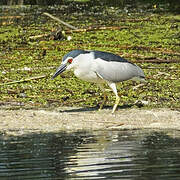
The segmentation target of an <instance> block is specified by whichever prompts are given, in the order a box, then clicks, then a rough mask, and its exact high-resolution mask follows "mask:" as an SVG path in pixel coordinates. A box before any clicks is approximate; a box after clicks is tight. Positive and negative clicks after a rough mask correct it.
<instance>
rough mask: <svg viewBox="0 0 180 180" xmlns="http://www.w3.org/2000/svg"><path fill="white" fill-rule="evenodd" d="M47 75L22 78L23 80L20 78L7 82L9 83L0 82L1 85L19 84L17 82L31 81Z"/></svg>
mask: <svg viewBox="0 0 180 180" xmlns="http://www.w3.org/2000/svg"><path fill="white" fill-rule="evenodd" d="M46 76H47V75H42V76H36V77H31V78H28V79H22V80H19V81H12V82H7V83H3V84H0V86H4V85H11V84H17V83H22V82H27V81H31V80H36V79H42V78H45V77H46Z"/></svg>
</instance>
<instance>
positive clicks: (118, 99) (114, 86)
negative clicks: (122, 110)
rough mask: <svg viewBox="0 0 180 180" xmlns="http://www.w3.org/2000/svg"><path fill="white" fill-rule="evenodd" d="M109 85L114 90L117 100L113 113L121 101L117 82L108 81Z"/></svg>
mask: <svg viewBox="0 0 180 180" xmlns="http://www.w3.org/2000/svg"><path fill="white" fill-rule="evenodd" d="M108 85H109V87H110V88H111V89H112V90H113V92H114V94H115V95H116V101H115V104H114V106H113V110H112V114H113V113H114V112H115V111H116V109H117V106H118V104H119V101H120V97H119V96H118V93H117V89H116V84H115V83H111V82H108Z"/></svg>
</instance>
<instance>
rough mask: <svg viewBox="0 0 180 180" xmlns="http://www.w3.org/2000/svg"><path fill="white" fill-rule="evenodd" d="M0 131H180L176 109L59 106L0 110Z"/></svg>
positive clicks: (14, 133) (12, 132)
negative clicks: (46, 108)
mask: <svg viewBox="0 0 180 180" xmlns="http://www.w3.org/2000/svg"><path fill="white" fill-rule="evenodd" d="M0 124H1V126H0V131H1V132H3V134H6V135H23V134H27V133H37V132H38V133H48V132H60V131H65V132H76V131H97V130H133V129H174V130H180V112H179V111H177V110H171V109H169V108H160V109H149V110H146V109H134V108H132V109H119V110H118V111H116V112H115V114H113V115H112V114H111V109H103V110H101V111H97V110H94V109H91V108H86V109H85V108H74V107H73V108H72V107H61V108H56V109H54V110H43V109H41V110H38V109H37V110H23V109H22V110H21V109H20V110H6V109H0Z"/></svg>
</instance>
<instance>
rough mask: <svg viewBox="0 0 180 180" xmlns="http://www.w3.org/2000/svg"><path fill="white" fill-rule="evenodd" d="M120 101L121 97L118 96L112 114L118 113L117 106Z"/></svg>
mask: <svg viewBox="0 0 180 180" xmlns="http://www.w3.org/2000/svg"><path fill="white" fill-rule="evenodd" d="M119 101H120V97H119V96H116V101H115V104H114V106H113V110H112V114H114V112H115V111H116V109H117V106H118V104H119Z"/></svg>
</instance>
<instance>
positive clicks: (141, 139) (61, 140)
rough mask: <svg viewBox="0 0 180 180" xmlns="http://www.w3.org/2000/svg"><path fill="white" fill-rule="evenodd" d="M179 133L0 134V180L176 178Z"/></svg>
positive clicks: (179, 162)
mask: <svg viewBox="0 0 180 180" xmlns="http://www.w3.org/2000/svg"><path fill="white" fill-rule="evenodd" d="M179 137H180V132H178V131H167V132H161V131H159V132H156V131H101V132H96V133H95V132H77V133H72V134H67V133H56V134H52V133H51V134H50V133H49V134H31V135H26V136H19V137H14V136H5V135H3V134H1V136H0V179H4V180H6V179H8V180H9V179H13V180H14V179H133V180H134V179H138V180H139V179H152V178H154V179H158V180H159V179H163V180H164V179H171V180H176V179H177V180H178V179H180V138H179Z"/></svg>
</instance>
